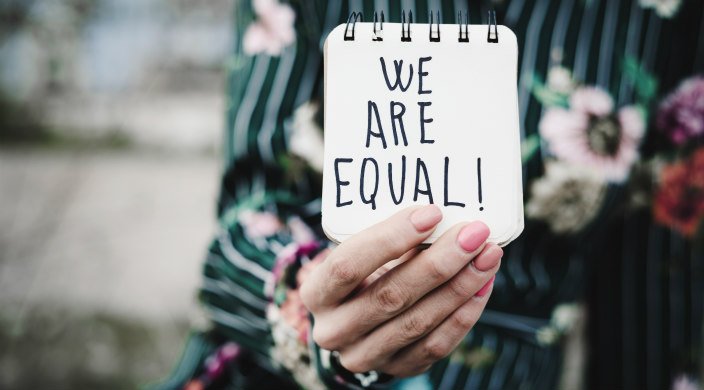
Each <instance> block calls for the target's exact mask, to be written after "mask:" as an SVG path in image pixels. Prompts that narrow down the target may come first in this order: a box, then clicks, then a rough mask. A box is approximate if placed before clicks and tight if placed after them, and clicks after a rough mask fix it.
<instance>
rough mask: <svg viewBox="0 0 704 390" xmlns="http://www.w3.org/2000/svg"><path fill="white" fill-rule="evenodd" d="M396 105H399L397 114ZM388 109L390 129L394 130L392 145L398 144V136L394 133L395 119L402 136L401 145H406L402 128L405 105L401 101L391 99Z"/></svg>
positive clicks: (404, 132)
mask: <svg viewBox="0 0 704 390" xmlns="http://www.w3.org/2000/svg"><path fill="white" fill-rule="evenodd" d="M396 106H398V107H401V112H399V113H398V114H396ZM389 110H390V111H391V129H392V130H393V131H394V145H398V136H397V135H396V120H397V119H398V127H399V128H400V129H401V137H403V146H408V140H407V139H406V130H404V128H403V114H405V113H406V106H404V105H403V103H401V102H395V101H393V100H392V101H391V104H390V107H389Z"/></svg>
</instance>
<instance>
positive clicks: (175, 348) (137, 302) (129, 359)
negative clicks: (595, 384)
mask: <svg viewBox="0 0 704 390" xmlns="http://www.w3.org/2000/svg"><path fill="white" fill-rule="evenodd" d="M219 174H220V168H219V162H218V159H217V158H216V157H215V156H213V155H212V154H209V155H198V154H178V153H176V154H174V153H171V154H164V153H156V152H148V151H146V150H139V149H137V150H131V149H130V150H122V151H119V150H118V151H114V150H95V151H90V152H86V151H80V150H53V149H49V150H47V149H34V148H29V149H20V150H8V149H0V205H1V207H0V388H17V387H22V388H28V387H34V386H41V387H52V388H56V387H72V388H87V387H93V388H95V387H100V388H118V387H119V388H125V387H129V388H134V387H135V386H138V385H141V384H145V383H147V382H149V381H153V380H156V379H159V378H160V377H163V376H164V375H166V374H167V373H168V371H169V370H170V368H171V367H172V366H173V364H174V363H175V362H176V360H177V359H178V357H179V354H180V350H181V347H182V344H183V341H184V339H185V337H186V335H187V333H188V330H189V328H190V327H191V326H192V325H195V326H196V327H197V326H199V325H202V324H203V321H204V320H203V317H202V315H201V314H200V313H199V310H198V305H197V300H196V288H197V285H198V282H199V274H200V265H201V263H202V260H203V259H204V256H205V253H206V249H207V246H208V243H209V239H210V237H211V235H212V233H213V232H214V227H215V223H216V220H215V204H216V203H215V201H216V193H217V188H218V178H219Z"/></svg>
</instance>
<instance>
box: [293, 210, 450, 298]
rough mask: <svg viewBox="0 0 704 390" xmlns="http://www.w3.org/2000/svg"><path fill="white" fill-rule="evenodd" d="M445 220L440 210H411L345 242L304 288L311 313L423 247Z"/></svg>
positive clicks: (404, 211) (304, 295)
mask: <svg viewBox="0 0 704 390" xmlns="http://www.w3.org/2000/svg"><path fill="white" fill-rule="evenodd" d="M440 220H442V212H441V211H440V208H438V206H436V205H433V204H430V205H427V206H416V207H409V208H406V209H404V210H401V211H399V212H398V213H396V214H394V215H392V216H391V217H389V218H388V219H386V220H384V221H382V222H379V223H377V224H376V225H373V226H371V227H369V228H367V229H365V230H363V231H361V232H360V233H358V234H355V235H354V236H352V237H350V238H349V239H348V240H346V241H344V242H343V243H342V244H340V245H339V246H338V247H337V248H335V249H334V250H333V251H332V252H331V253H330V255H329V256H328V257H327V258H326V259H325V261H324V262H323V263H322V264H321V265H320V266H319V267H317V268H316V269H315V270H314V271H313V273H312V274H311V275H310V276H309V277H308V278H307V279H306V282H305V283H304V284H303V285H302V286H301V298H302V299H303V302H304V304H305V305H306V307H307V308H308V310H310V311H311V312H315V311H316V309H318V308H321V307H324V306H329V305H334V304H336V303H338V302H340V301H341V300H343V299H344V298H345V297H347V296H348V295H349V294H350V293H351V292H352V291H354V289H355V288H356V287H357V285H359V283H361V282H362V281H363V280H364V279H366V278H367V277H368V276H369V275H371V274H372V273H373V272H374V271H376V270H377V269H378V268H379V267H381V266H382V265H384V264H386V263H388V262H389V261H391V260H394V259H396V258H398V257H400V256H402V255H403V254H404V253H406V252H408V251H409V250H410V249H412V248H414V247H416V246H417V245H419V244H421V243H422V242H423V241H425V239H427V238H428V237H430V235H431V234H432V233H433V231H434V230H435V227H436V226H437V224H438V223H439V222H440Z"/></svg>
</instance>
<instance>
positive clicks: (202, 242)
mask: <svg viewBox="0 0 704 390" xmlns="http://www.w3.org/2000/svg"><path fill="white" fill-rule="evenodd" d="M353 2H354V1H348V2H347V3H348V5H349V3H353ZM232 3H234V2H233V1H232V0H0V388H13V389H14V388H26V387H51V388H57V387H60V388H96V387H99V388H135V387H137V386H141V385H145V384H148V383H150V382H153V381H157V380H159V379H160V378H164V377H166V376H167V375H168V374H169V372H170V370H171V369H172V368H173V366H174V364H175V363H176V362H177V361H178V358H179V357H180V356H181V352H182V348H183V345H184V341H185V340H186V338H187V335H188V334H189V331H190V330H191V329H205V328H207V326H208V325H207V324H208V322H207V319H206V316H205V315H204V314H203V313H202V312H201V310H202V309H201V308H200V305H199V304H198V302H197V298H196V291H197V286H198V285H199V282H200V273H201V272H200V271H201V270H200V269H201V265H202V263H203V259H204V256H205V254H206V249H207V247H208V245H209V242H210V239H211V237H213V234H214V232H215V231H216V201H217V193H218V189H219V182H220V177H221V174H222V172H223V169H224V166H222V158H221V150H220V148H221V147H222V144H223V142H222V141H221V137H222V133H223V129H225V128H226V123H225V120H226V112H227V111H228V110H231V109H232V108H233V107H237V101H236V100H235V98H228V93H229V94H230V95H232V91H228V90H227V89H226V85H227V82H226V80H227V78H228V75H231V74H232V72H234V71H235V70H238V58H237V57H235V56H234V55H233V54H232V53H233V51H234V50H233V47H234V46H237V45H235V43H234V42H233V35H234V34H233V32H234V31H235V30H236V29H235V26H233V14H234V10H233V8H232V7H233V5H232ZM354 3H364V5H365V6H367V8H369V5H370V4H371V3H372V2H354ZM457 3H460V2H459V1H458V2H457ZM479 3H480V2H479V1H473V2H470V3H469V4H471V6H472V7H474V8H473V11H471V12H470V15H474V16H473V18H475V20H473V21H472V22H473V23H481V20H479V18H480V16H477V15H483V14H484V12H479V8H480V7H479V5H478V4H479ZM484 3H490V4H491V6H492V7H494V6H496V7H498V8H499V12H500V19H499V21H500V23H501V20H505V21H506V24H507V25H509V26H511V27H512V28H514V29H515V31H517V35H518V37H519V47H524V46H523V44H524V43H526V42H533V41H534V42H541V45H540V46H541V48H540V50H539V51H538V52H540V53H541V58H543V59H544V61H545V64H543V65H545V66H544V68H545V69H542V70H538V69H537V68H536V69H535V70H533V71H530V70H525V69H522V70H521V74H520V79H521V82H520V84H519V88H520V89H521V91H522V94H521V98H520V99H521V100H520V101H521V102H522V103H524V104H525V105H526V106H527V110H524V108H526V107H523V106H522V108H521V110H522V111H523V112H524V113H525V117H526V119H525V122H526V123H529V124H530V125H529V126H525V128H526V130H527V132H526V137H525V138H524V139H523V159H524V176H526V177H527V178H528V179H527V180H526V181H525V183H524V191H525V195H526V200H527V203H526V217H527V218H526V230H525V231H524V233H523V235H522V237H521V239H520V240H518V241H517V242H516V243H514V244H512V245H511V246H510V247H508V248H507V252H506V255H505V258H506V260H507V261H506V266H505V267H502V272H501V273H500V275H499V276H498V277H497V286H499V287H500V289H501V291H502V292H504V293H505V294H504V295H499V294H496V296H495V298H494V299H493V300H492V302H491V303H490V309H492V310H495V311H496V312H506V313H513V314H520V315H530V316H537V317H539V318H542V319H546V323H547V321H548V320H547V319H549V325H546V326H544V327H542V328H540V329H538V333H537V335H536V339H537V343H538V344H540V345H541V347H544V348H545V349H546V350H548V349H550V348H552V350H557V348H558V345H559V348H561V351H562V348H564V353H565V356H564V362H551V363H554V364H553V365H555V364H558V363H563V366H562V367H561V368H560V370H561V371H562V374H563V375H561V378H562V379H561V381H560V386H561V387H563V388H578V387H584V386H585V383H586V387H590V386H591V387H617V386H614V384H619V385H620V387H623V388H637V387H639V386H638V385H639V384H641V385H643V386H642V387H646V384H647V387H651V388H663V387H665V386H668V385H670V384H671V387H673V388H683V389H684V388H687V389H690V388H701V385H700V384H701V377H702V375H703V373H704V359H702V357H704V355H703V354H702V352H701V351H702V348H703V346H704V344H702V338H703V337H704V328H702V318H703V317H704V304H703V302H704V267H703V266H702V265H703V264H704V239H702V237H704V174H702V172H704V132H702V130H701V129H702V128H703V127H702V123H704V122H702V121H701V118H702V117H703V116H702V115H704V114H703V113H704V103H702V102H704V98H702V97H704V77H702V71H704V49H702V48H703V47H704V46H702V42H704V40H703V39H704V23H701V22H700V19H699V17H700V16H701V15H702V12H703V11H704V7H702V2H701V0H690V1H670V0H658V1H651V0H639V1H638V2H635V1H634V2H632V4H633V7H632V8H631V9H629V10H621V12H620V14H619V15H621V17H620V19H618V21H619V23H617V24H618V26H619V28H620V29H621V28H624V26H626V25H628V29H629V31H630V28H631V25H632V24H636V25H638V26H640V23H641V22H642V23H643V24H642V31H643V33H642V34H640V35H642V37H640V38H639V37H638V34H634V37H635V38H636V41H637V42H636V44H635V45H633V47H632V50H630V51H629V50H625V51H624V50H622V49H621V48H620V46H615V47H612V48H611V49H609V50H612V51H613V52H614V53H619V54H618V55H614V56H613V58H611V57H609V56H606V57H604V58H610V59H611V61H607V62H608V63H609V64H610V65H609V66H611V65H613V72H611V74H612V75H613V77H610V78H609V76H608V74H609V72H606V73H605V74H607V76H606V77H605V79H607V80H606V81H604V80H597V78H601V77H602V76H599V75H602V73H603V72H602V71H601V70H599V71H598V72H597V68H599V69H602V66H601V62H602V61H601V60H600V61H596V59H597V58H600V57H599V56H597V55H592V56H590V55H589V53H590V51H589V50H591V53H592V54H594V53H596V52H600V51H601V48H600V47H599V40H598V39H594V40H593V43H592V44H591V46H589V50H587V51H584V53H587V55H586V56H585V58H592V59H593V60H592V61H591V62H590V61H586V60H584V59H583V61H578V60H577V59H576V57H577V56H576V54H575V53H573V51H574V47H573V46H569V45H566V46H565V48H561V47H556V48H553V47H552V46H551V45H552V44H550V45H548V44H547V43H548V42H547V41H546V40H544V39H541V37H542V36H543V35H540V34H537V35H533V36H529V34H528V33H527V32H526V28H527V27H525V26H526V25H527V24H532V23H528V20H529V19H531V18H532V16H531V15H532V12H528V11H526V12H517V13H509V12H508V11H507V10H506V3H507V2H506V1H502V0H491V1H488V0H487V1H485V2H484ZM547 3H548V2H546V1H542V2H536V3H533V2H525V4H528V5H530V7H528V6H527V7H525V9H531V8H532V6H533V5H535V4H547ZM615 3H618V2H606V1H604V2H598V1H590V0H580V1H578V2H576V4H578V5H579V6H576V7H575V9H576V10H577V11H575V12H578V13H579V12H582V10H584V11H585V12H586V11H589V12H588V13H585V15H600V16H599V18H601V16H603V15H606V14H607V12H606V8H607V5H608V8H609V9H611V7H617V6H613V4H615ZM626 3H627V2H621V5H620V6H621V8H623V4H626ZM291 4H294V5H296V4H298V5H300V4H302V3H300V2H296V1H293V2H291ZM328 4H332V3H328ZM521 4H523V3H521ZM551 4H552V3H551ZM298 5H296V6H298ZM656 6H657V7H656ZM680 6H681V7H682V9H681V10H678V9H679V8H680ZM502 7H503V8H502ZM521 7H522V8H523V6H521ZM654 7H655V8H654ZM557 8H558V7H552V6H551V7H547V6H545V7H542V8H541V9H542V10H543V11H542V12H543V13H545V12H546V10H549V11H550V12H549V13H550V14H555V13H556V12H557V10H556V9H557ZM560 8H562V7H560ZM502 10H503V11H502ZM367 11H368V10H367ZM482 11H484V10H483V9H482ZM504 11H506V12H504ZM631 13H633V14H635V15H640V16H638V18H636V19H632V18H631V19H627V18H630V15H631ZM365 14H366V15H371V13H369V12H365ZM235 16H236V17H238V18H239V19H240V23H242V25H241V26H239V29H240V30H244V29H245V28H247V27H248V25H251V24H255V23H257V18H261V15H254V14H253V13H252V11H251V10H250V12H249V14H248V13H247V12H244V13H242V14H241V15H235ZM504 16H505V17H504ZM552 17H554V15H553V16H552ZM594 17H596V16H594ZM423 18H425V16H423V15H421V16H420V18H419V19H420V20H419V22H425V21H424V20H423ZM511 18H513V19H511ZM580 18H581V17H580ZM582 19H586V18H582ZM546 20H551V19H546ZM594 20H597V19H593V18H592V22H594ZM598 20H601V19H598ZM615 20H616V19H613V20H612V24H613V23H614V21H615ZM291 22H292V23H293V20H292V21H291ZM538 25H546V26H549V27H550V29H548V30H551V28H552V24H551V23H548V22H546V23H544V24H543V23H536V26H538ZM578 25H580V24H574V23H570V27H569V30H570V31H572V33H571V34H572V35H573V36H574V35H576V34H577V28H576V27H575V26H578ZM637 28H638V29H639V30H640V29H641V27H637ZM573 30H574V31H573ZM579 30H580V31H581V30H585V31H586V32H589V31H591V30H592V28H585V27H584V26H582V27H580V28H579ZM661 30H662V32H663V34H662V36H663V37H662V38H661V39H659V41H658V40H655V42H656V43H657V44H651V43H650V42H651V41H650V39H651V38H652V37H651V32H652V35H654V36H658V34H659V31H661ZM692 31H699V32H701V33H700V34H698V35H697V34H695V33H692ZM549 32H550V31H548V33H549ZM580 34H581V32H580ZM585 34H586V33H585ZM599 34H601V32H599ZM625 35H626V34H621V36H625ZM628 35H629V36H630V35H631V34H630V33H629V34H628ZM599 36H601V35H599ZM604 37H607V38H603V39H602V41H603V42H606V41H607V40H609V38H608V36H607V35H604ZM671 37H676V39H671ZM641 38H642V42H643V43H642V44H641V43H639V42H640V39H641ZM630 40H631V39H630V38H629V41H630ZM316 42H317V40H316ZM543 46H544V47H543ZM629 47H630V46H629ZM563 49H564V50H563ZM695 49H696V50H695ZM536 50H537V49H536ZM522 52H523V53H525V52H528V51H527V50H523V51H522ZM620 52H624V53H623V54H622V53H620ZM536 53H537V52H536ZM661 53H664V54H662V55H657V56H656V55H655V54H661ZM668 53H669V54H668ZM241 54H242V53H240V55H241ZM248 55H251V53H250V54H248ZM261 55H263V54H261ZM248 58H249V57H248ZM239 59H241V58H239ZM597 62H598V63H597ZM611 62H612V63H613V64H611ZM605 63H606V62H605ZM240 66H241V64H240ZM570 68H574V69H570ZM606 69H611V68H610V67H607V68H606ZM269 71H271V70H269ZM592 86H599V87H603V88H606V87H608V88H606V89H599V90H596V93H595V90H594V89H592V88H591V87H592ZM585 92H587V94H586V97H587V98H588V99H587V100H590V103H592V104H599V103H603V101H608V102H611V103H613V101H616V102H617V106H618V112H619V115H620V114H621V112H622V111H623V110H624V109H625V110H626V111H625V112H626V114H627V113H629V112H630V113H633V112H634V111H633V110H634V109H637V110H640V111H639V112H641V113H644V116H645V118H648V121H646V122H647V123H640V122H642V121H638V120H633V118H634V116H633V115H631V116H630V118H631V119H632V120H631V121H630V123H621V121H620V119H619V121H618V122H616V121H615V119H614V118H616V116H615V115H616V114H615V113H616V112H613V113H609V114H608V115H607V116H604V117H603V118H598V119H600V120H599V121H596V122H594V123H596V124H598V125H599V126H596V125H594V128H592V127H584V128H580V129H577V130H578V131H580V132H583V133H586V134H593V132H592V130H594V129H596V130H599V131H600V132H597V136H601V138H603V140H605V141H609V136H610V135H611V136H612V135H613V134H614V133H613V131H615V132H616V133H615V134H617V135H618V136H619V137H620V136H621V134H625V131H626V130H625V127H628V126H630V127H635V128H636V130H637V131H635V132H636V133H639V132H640V133H643V134H641V135H638V137H636V138H637V140H635V141H634V142H631V143H630V144H629V145H627V146H628V147H629V148H631V151H632V152H634V153H636V152H639V153H640V154H641V157H640V159H638V160H637V161H625V163H623V162H622V164H620V165H619V166H618V167H617V168H619V170H618V171H611V172H607V173H609V174H612V175H614V174H615V175H616V176H618V177H602V176H603V175H602V176H596V177H595V176H594V175H591V174H587V173H586V172H583V171H582V170H580V169H576V166H577V165H589V164H590V162H588V161H587V162H586V163H585V162H584V161H576V162H575V161H572V160H571V157H572V156H573V153H571V151H570V150H559V148H558V149H555V150H553V149H554V148H553V147H554V146H555V145H559V144H560V141H561V140H560V139H559V137H555V134H559V133H560V132H558V131H554V132H552V135H550V133H551V132H550V131H549V130H550V127H551V126H556V127H570V126H571V125H572V124H571V123H561V121H559V120H558V121H554V120H553V121H550V120H546V119H545V118H550V115H548V114H549V113H550V112H553V113H554V112H556V111H555V110H559V109H565V110H574V109H575V108H574V107H570V104H571V103H570V102H569V101H570V99H571V98H572V97H574V96H575V95H580V94H581V95H582V97H583V98H584V96H585V95H584V93H585ZM230 99H232V100H230ZM612 100H613V101H612ZM233 117H234V116H232V115H231V118H233ZM553 118H554V116H553ZM683 118H684V119H683ZM636 119H637V118H636ZM543 122H544V123H543ZM626 122H628V121H626ZM541 123H543V124H544V127H545V128H546V129H547V131H545V130H540V131H538V129H539V128H540V127H543V126H542V125H541ZM590 126H592V125H591V124H590ZM624 126H625V127H624ZM631 130H632V129H631ZM610 131H611V132H612V133H610ZM540 132H542V133H543V134H542V135H541V134H539V133H540ZM562 134H564V132H563V133H562ZM590 137H591V135H590ZM641 137H642V138H643V139H642V142H641ZM597 138H598V137H597ZM590 140H591V138H590ZM597 140H598V139H597ZM611 141H613V139H612V140H611ZM597 144H598V143H597ZM591 146H592V145H591V144H590V147H591ZM597 146H598V145H597ZM602 146H603V145H602ZM606 146H608V145H606ZM619 148H620V146H619ZM595 152H596V151H595ZM602 152H604V151H603V150H602ZM607 152H608V150H607ZM610 153H615V151H611V152H610ZM636 155H637V153H636V154H634V156H636ZM553 157H557V158H553ZM634 158H635V157H634ZM575 164H576V165H575ZM592 165H597V164H592ZM607 171H608V169H607ZM602 174H603V172H602ZM604 270H608V272H606V271H604ZM548 271H549V272H548ZM546 272H547V273H546ZM546 277H547V279H546ZM531 278H534V280H533V279H531ZM546 280H548V282H549V281H550V280H555V281H559V282H560V283H552V284H551V283H547V282H546ZM502 283H503V284H502ZM539 283H542V285H541V286H538V284H539ZM563 285H564V286H567V287H568V288H565V290H564V291H563V290H562V289H560V290H559V291H558V290H557V289H558V288H561V287H560V286H563ZM538 287H540V288H538ZM551 289H552V290H551ZM502 296H503V297H504V298H505V299H503V298H501V297H502ZM537 317H536V318H537ZM565 323H567V324H568V325H569V326H567V325H565ZM475 333H478V332H475ZM489 334H490V333H489ZM487 339H488V338H487ZM470 347H472V346H471V345H468V346H467V348H470ZM468 351H469V352H472V351H474V350H469V349H468ZM482 351H483V350H482ZM468 356H470V355H468ZM473 356H474V355H471V356H470V357H473ZM488 356H489V358H488V359H489V360H491V358H492V357H491V356H492V355H491V354H489V355H488ZM536 356H538V355H536ZM540 356H542V355H540ZM455 357H456V356H455ZM480 363H482V361H481V360H480ZM462 364H467V365H469V366H471V365H472V364H476V363H473V361H472V360H471V359H468V360H467V361H465V362H463V363H462ZM482 364H483V363H482ZM540 364H542V365H544V366H545V365H546V364H544V363H540ZM479 365H480V366H481V364H479ZM483 369H484V368H482V367H479V368H478V370H483ZM583 376H584V377H583ZM488 377H489V375H487V376H486V378H488ZM585 377H586V379H585ZM696 378H700V380H699V381H697V379H696Z"/></svg>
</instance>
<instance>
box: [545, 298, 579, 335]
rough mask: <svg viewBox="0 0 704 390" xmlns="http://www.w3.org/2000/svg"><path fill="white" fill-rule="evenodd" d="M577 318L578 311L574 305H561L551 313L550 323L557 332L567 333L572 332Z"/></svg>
mask: <svg viewBox="0 0 704 390" xmlns="http://www.w3.org/2000/svg"><path fill="white" fill-rule="evenodd" d="M578 317H579V311H578V310H577V306H576V305H575V304H573V303H563V304H561V305H557V307H555V310H553V311H552V319H551V320H550V321H551V323H552V325H553V326H554V327H555V329H556V330H557V331H558V332H560V333H567V332H569V331H570V330H572V327H573V326H574V323H575V322H576V321H577V318H578Z"/></svg>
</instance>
